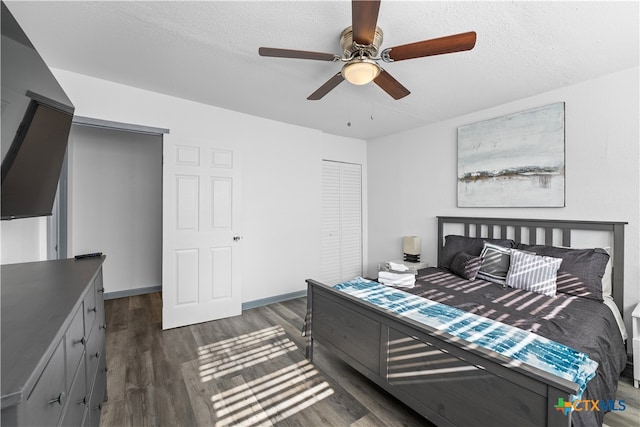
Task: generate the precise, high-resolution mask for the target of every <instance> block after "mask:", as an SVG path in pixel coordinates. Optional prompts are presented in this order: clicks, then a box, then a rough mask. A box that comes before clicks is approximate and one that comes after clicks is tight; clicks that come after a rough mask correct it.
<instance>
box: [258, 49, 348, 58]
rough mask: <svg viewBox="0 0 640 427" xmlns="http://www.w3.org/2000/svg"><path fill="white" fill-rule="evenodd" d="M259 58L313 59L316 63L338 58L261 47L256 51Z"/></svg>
mask: <svg viewBox="0 0 640 427" xmlns="http://www.w3.org/2000/svg"><path fill="white" fill-rule="evenodd" d="M258 53H259V54H260V56H274V57H277V58H295V59H315V60H318V61H335V60H336V59H338V56H336V55H334V54H332V53H323V52H309V51H306V50H293V49H277V48H273V47H261V48H259V49H258Z"/></svg>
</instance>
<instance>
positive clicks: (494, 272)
mask: <svg viewBox="0 0 640 427" xmlns="http://www.w3.org/2000/svg"><path fill="white" fill-rule="evenodd" d="M510 254H511V249H509V248H505V247H503V246H500V245H494V244H492V243H485V244H484V248H483V249H482V252H481V253H480V257H481V258H482V264H481V265H480V271H478V275H477V276H476V277H477V278H478V279H482V280H486V281H487V282H493V283H497V284H499V285H502V286H506V284H507V273H508V272H509V263H510V260H509V258H510Z"/></svg>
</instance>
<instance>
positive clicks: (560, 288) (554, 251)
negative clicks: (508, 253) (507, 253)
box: [517, 243, 609, 301]
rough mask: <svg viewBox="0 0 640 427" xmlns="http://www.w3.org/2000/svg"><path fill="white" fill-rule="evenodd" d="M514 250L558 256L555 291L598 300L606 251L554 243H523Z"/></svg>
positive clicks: (600, 292) (607, 258)
mask: <svg viewBox="0 0 640 427" xmlns="http://www.w3.org/2000/svg"><path fill="white" fill-rule="evenodd" d="M517 249H520V250H524V251H529V252H533V253H536V254H538V255H545V256H550V257H554V258H562V264H560V269H559V270H558V278H557V289H556V292H560V293H565V294H570V295H576V296H580V297H584V298H589V299H594V300H596V301H602V300H603V298H602V277H603V276H604V271H605V268H606V267H607V262H608V261H609V254H608V253H607V251H605V250H604V249H600V248H595V249H570V248H559V247H557V246H544V245H525V244H522V243H519V244H518V245H517Z"/></svg>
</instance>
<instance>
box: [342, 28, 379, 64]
mask: <svg viewBox="0 0 640 427" xmlns="http://www.w3.org/2000/svg"><path fill="white" fill-rule="evenodd" d="M383 36H384V34H383V32H382V30H381V29H380V27H376V31H375V34H374V36H373V42H371V44H369V45H360V44H358V43H356V42H354V41H353V29H352V27H351V26H348V27H347V28H345V29H344V30H343V31H342V34H340V47H341V48H342V56H343V58H345V59H348V58H351V57H353V56H365V57H369V58H374V57H375V56H376V55H377V54H378V49H380V45H381V44H382V38H383Z"/></svg>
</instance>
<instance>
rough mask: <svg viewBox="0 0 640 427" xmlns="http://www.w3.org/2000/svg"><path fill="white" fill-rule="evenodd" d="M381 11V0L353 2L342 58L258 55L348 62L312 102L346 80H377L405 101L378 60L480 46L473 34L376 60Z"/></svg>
mask: <svg viewBox="0 0 640 427" xmlns="http://www.w3.org/2000/svg"><path fill="white" fill-rule="evenodd" d="M379 10H380V0H374V1H368V0H352V2H351V22H352V24H351V26H350V27H347V28H345V30H344V31H342V34H341V35H340V47H341V48H342V55H334V54H331V53H322V52H309V51H304V50H292V49H277V48H271V47H261V48H260V49H259V50H258V53H259V54H260V56H271V57H278V58H296V59H313V60H317V61H333V62H336V61H341V62H344V63H345V64H344V65H343V67H342V70H341V71H340V72H338V73H337V74H335V75H334V76H333V77H331V78H330V79H329V80H328V81H327V82H326V83H325V84H323V85H322V86H320V87H319V88H318V90H316V91H315V92H313V93H312V94H311V95H309V97H307V99H309V100H318V99H321V98H322V97H323V96H325V95H326V94H327V93H329V92H330V91H331V90H332V89H334V88H335V87H336V86H338V85H339V84H340V83H342V81H343V80H345V79H346V80H347V81H349V82H351V83H353V84H356V85H363V84H367V83H369V82H371V81H373V82H374V83H375V84H377V85H378V86H380V88H382V90H384V91H385V92H387V93H388V94H389V95H390V96H391V97H393V98H394V99H401V98H404V97H405V96H407V95H409V94H410V93H411V92H409V90H408V89H407V88H405V87H404V86H403V85H402V84H400V82H398V81H397V80H396V79H394V78H393V77H392V76H391V74H389V73H388V72H387V71H385V70H384V69H383V68H382V67H380V65H378V61H380V60H382V61H384V62H397V61H404V60H405V59H412V58H422V57H425V56H433V55H442V54H444V53H453V52H461V51H464V50H471V49H473V47H474V46H475V44H476V33H475V32H474V31H471V32H467V33H461V34H454V35H451V36H446V37H440V38H437V39H430V40H423V41H419V42H415V43H409V44H405V45H401V46H394V47H389V48H386V49H384V50H382V51H381V52H380V57H376V55H377V54H378V49H379V48H380V45H381V44H382V37H383V33H382V30H381V29H380V28H378V27H377V25H376V24H377V21H378V11H379Z"/></svg>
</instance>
